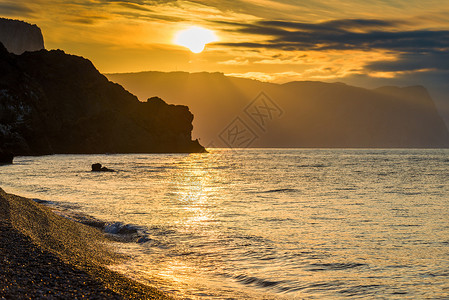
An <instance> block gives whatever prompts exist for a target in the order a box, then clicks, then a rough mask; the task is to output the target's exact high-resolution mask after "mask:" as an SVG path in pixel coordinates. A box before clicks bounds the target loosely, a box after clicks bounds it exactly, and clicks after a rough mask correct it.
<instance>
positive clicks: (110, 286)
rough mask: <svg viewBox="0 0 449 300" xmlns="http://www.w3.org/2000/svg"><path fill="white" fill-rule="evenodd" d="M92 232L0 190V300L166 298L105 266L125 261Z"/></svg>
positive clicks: (101, 236)
mask: <svg viewBox="0 0 449 300" xmlns="http://www.w3.org/2000/svg"><path fill="white" fill-rule="evenodd" d="M105 243H107V240H106V239H105V238H104V237H103V235H102V234H101V232H99V231H98V230H96V229H95V228H90V227H88V226H85V225H82V224H78V223H76V222H73V221H70V220H67V219H65V218H63V217H60V216H58V215H56V214H54V213H53V212H52V211H51V210H50V209H49V208H48V207H44V206H42V205H39V204H37V203H34V202H33V201H32V200H30V199H27V198H23V197H19V196H15V195H11V194H7V193H5V192H4V191H3V190H2V189H0V299H81V298H83V299H168V296H166V295H164V294H163V293H162V292H160V291H158V290H157V289H155V288H152V287H149V286H146V285H143V284H140V283H137V282H135V281H132V280H130V279H128V278H126V277H125V276H123V275H121V274H118V273H116V272H113V271H111V270H109V269H107V268H106V267H105V265H107V264H111V263H114V262H116V261H119V260H121V259H124V258H123V257H119V256H117V255H115V254H114V253H112V252H110V251H108V250H107V247H106V245H104V244H105Z"/></svg>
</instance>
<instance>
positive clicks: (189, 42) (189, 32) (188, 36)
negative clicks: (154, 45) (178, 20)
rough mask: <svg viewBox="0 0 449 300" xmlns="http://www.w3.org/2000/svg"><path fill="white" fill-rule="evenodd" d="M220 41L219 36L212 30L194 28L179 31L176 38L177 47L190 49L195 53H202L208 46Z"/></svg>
mask: <svg viewBox="0 0 449 300" xmlns="http://www.w3.org/2000/svg"><path fill="white" fill-rule="evenodd" d="M216 41H218V38H217V36H216V35H215V33H214V32H213V31H212V30H209V29H206V28H203V27H198V26H192V27H189V28H187V29H185V30H182V31H179V32H178V33H177V34H176V37H175V43H176V44H177V45H180V46H183V47H186V48H189V49H190V51H192V52H193V53H201V52H203V50H204V47H205V46H206V44H209V43H212V42H216Z"/></svg>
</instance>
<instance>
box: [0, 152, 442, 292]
mask: <svg viewBox="0 0 449 300" xmlns="http://www.w3.org/2000/svg"><path fill="white" fill-rule="evenodd" d="M97 162H99V163H102V164H103V165H105V166H106V167H108V168H111V169H114V170H116V172H107V173H93V172H90V166H91V164H93V163H97ZM448 183H449V150H316V149H307V150H305V149H237V150H232V149H210V153H208V154H133V155H54V156H43V157H17V158H15V163H14V165H10V166H2V167H0V187H2V188H3V189H5V190H6V191H7V192H10V193H17V194H20V195H23V196H27V197H30V198H35V199H41V200H47V201H52V203H53V205H54V206H57V207H58V208H60V209H62V210H67V211H70V212H76V213H82V214H87V215H90V216H93V217H95V218H97V219H99V220H104V221H107V222H111V223H110V224H131V225H132V226H134V228H138V229H139V233H140V235H141V236H142V237H143V238H141V239H139V241H134V240H133V241H127V242H116V243H115V244H114V245H115V247H116V249H117V251H120V252H122V253H125V254H128V255H129V256H130V259H128V260H127V261H126V262H124V263H122V264H119V265H115V266H112V268H113V269H114V270H117V271H120V272H123V273H125V274H126V275H128V276H130V277H132V278H134V279H136V280H139V281H141V282H144V283H150V284H152V285H156V286H157V287H159V288H160V289H162V290H164V291H166V292H168V293H170V294H171V295H173V296H176V297H180V298H191V299H197V298H198V299H214V298H216V299H247V298H255V299H278V298H286V299H303V298H306V299H315V298H328V299H338V298H385V299H394V298H401V299H404V298H409V299H412V298H413V299H417V298H421V299H422V298H446V299H447V298H449V184H448Z"/></svg>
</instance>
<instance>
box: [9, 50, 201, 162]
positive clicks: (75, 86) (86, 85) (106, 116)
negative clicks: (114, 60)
mask: <svg viewBox="0 0 449 300" xmlns="http://www.w3.org/2000/svg"><path fill="white" fill-rule="evenodd" d="M192 120H193V115H192V114H191V113H190V111H189V109H188V107H187V106H181V105H168V104H167V103H165V102H164V101H163V100H162V99H160V98H152V99H148V100H147V101H146V102H140V101H139V100H138V99H137V97H136V96H134V95H132V94H131V93H129V92H128V91H126V90H125V89H124V88H123V87H122V86H120V85H119V84H116V83H112V82H110V81H108V79H107V78H106V77H105V76H103V75H101V74H100V73H99V72H98V70H97V69H96V68H95V67H94V66H93V64H92V63H91V62H90V61H89V60H87V59H84V58H82V57H78V56H74V55H68V54H65V53H64V52H63V51H61V50H52V51H47V50H40V51H36V52H25V53H23V54H22V55H14V54H11V53H9V52H8V51H7V49H6V48H5V47H4V46H3V45H2V44H0V152H2V151H3V152H12V153H14V154H15V155H43V154H55V153H61V154H69V153H80V154H89V153H160V152H184V153H187V152H202V151H204V148H203V147H202V146H201V145H200V144H199V143H198V141H192V138H191V131H192V128H193V127H192Z"/></svg>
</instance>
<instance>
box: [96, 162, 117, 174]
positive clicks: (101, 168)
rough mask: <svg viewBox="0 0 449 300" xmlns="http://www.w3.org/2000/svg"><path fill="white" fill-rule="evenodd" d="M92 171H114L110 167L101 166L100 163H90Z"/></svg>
mask: <svg viewBox="0 0 449 300" xmlns="http://www.w3.org/2000/svg"><path fill="white" fill-rule="evenodd" d="M92 172H115V171H114V170H112V169H109V168H106V167H102V166H101V164H98V163H97V164H92Z"/></svg>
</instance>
